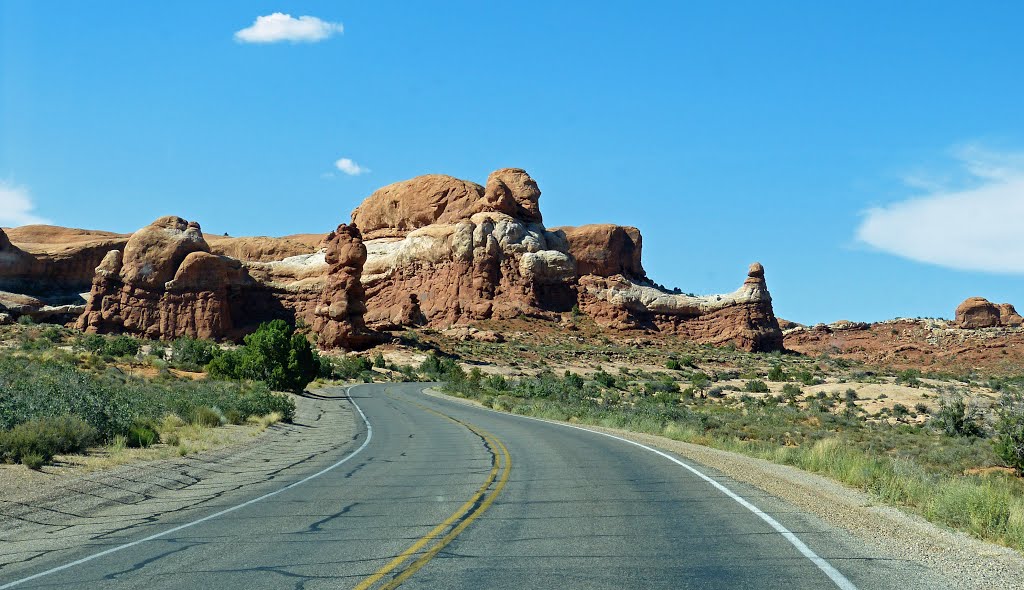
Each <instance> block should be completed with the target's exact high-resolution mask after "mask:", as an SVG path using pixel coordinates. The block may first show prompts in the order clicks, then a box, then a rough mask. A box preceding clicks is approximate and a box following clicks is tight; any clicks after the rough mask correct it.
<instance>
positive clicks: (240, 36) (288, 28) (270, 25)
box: [235, 12, 345, 43]
mask: <svg viewBox="0 0 1024 590" xmlns="http://www.w3.org/2000/svg"><path fill="white" fill-rule="evenodd" d="M344 31H345V27H343V26H342V24H341V23H331V22H327V21H323V20H320V19H318V18H317V17H315V16H300V17H299V18H294V17H293V16H292V15H290V14H284V13H281V12H275V13H273V14H268V15H267V16H257V17H256V21H255V22H254V23H252V25H251V26H249V27H246V28H244V29H242V30H241V31H237V32H236V33H235V41H238V42H239V43H279V42H281V41H291V42H292V43H316V42H317V41H323V40H324V39H326V38H328V37H330V36H332V35H334V34H340V33H342V32H344Z"/></svg>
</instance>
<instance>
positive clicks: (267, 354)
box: [208, 320, 320, 391]
mask: <svg viewBox="0 0 1024 590" xmlns="http://www.w3.org/2000/svg"><path fill="white" fill-rule="evenodd" d="M208 368H209V371H210V375H211V376H212V377H217V378H227V379H250V380H253V381H262V382H264V383H266V384H267V385H268V386H269V387H270V388H271V389H275V390H284V391H302V390H303V389H304V388H305V387H306V385H309V383H310V382H311V381H312V380H313V379H315V378H316V377H317V375H318V374H319V373H320V355H319V354H317V352H316V351H315V350H313V347H312V345H311V344H310V343H309V340H307V339H306V337H305V336H304V335H303V334H299V333H296V332H295V329H294V328H292V327H291V326H289V325H288V323H287V322H285V321H284V320H274V321H271V322H268V323H264V324H260V327H259V328H258V329H257V330H256V331H255V332H253V333H252V334H249V335H248V336H246V337H245V345H244V346H240V347H239V348H238V349H237V350H234V351H226V352H221V353H218V354H217V355H216V356H215V357H214V359H213V360H212V361H211V362H210V365H209V367H208Z"/></svg>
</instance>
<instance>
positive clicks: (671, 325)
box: [562, 225, 783, 351]
mask: <svg viewBox="0 0 1024 590" xmlns="http://www.w3.org/2000/svg"><path fill="white" fill-rule="evenodd" d="M562 231H563V232H564V233H565V235H566V237H567V238H568V241H569V244H570V247H571V253H572V255H573V257H574V258H575V259H576V262H577V266H578V268H579V269H580V274H579V277H578V284H579V286H578V290H579V306H580V309H581V310H582V311H583V312H584V313H586V314H587V315H589V316H591V317H593V318H594V320H595V321H597V322H598V323H599V324H601V325H604V326H607V327H612V328H618V329H647V330H654V331H658V332H663V333H669V334H676V335H679V336H682V337H684V338H686V339H688V340H693V341H695V342H701V343H707V344H716V345H722V344H729V343H732V344H734V345H736V346H738V347H740V348H742V349H745V350H752V351H771V350H782V347H783V346H782V330H781V329H779V323H778V320H777V319H776V318H775V314H774V312H773V310H772V298H771V294H770V293H769V292H768V286H767V284H766V283H765V280H764V268H763V267H762V266H761V265H760V264H758V263H754V264H753V265H751V267H750V270H749V272H748V275H747V279H746V280H745V281H744V283H743V285H742V286H741V287H740V288H739V289H738V290H737V291H735V292H733V293H728V294H722V295H708V296H703V297H697V296H690V295H684V294H681V293H671V292H668V291H665V290H664V289H663V288H661V287H658V286H657V285H655V284H654V283H653V282H651V281H649V280H648V279H647V278H646V274H645V273H644V269H643V266H642V265H641V262H640V256H641V249H642V239H641V236H640V232H639V230H637V229H636V228H633V227H621V226H616V225H587V226H582V227H575V228H562Z"/></svg>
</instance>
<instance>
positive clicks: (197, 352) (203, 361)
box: [171, 336, 219, 371]
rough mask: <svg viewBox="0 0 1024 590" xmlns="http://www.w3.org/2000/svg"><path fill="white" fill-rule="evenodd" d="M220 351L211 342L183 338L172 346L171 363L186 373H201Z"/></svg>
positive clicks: (187, 337)
mask: <svg viewBox="0 0 1024 590" xmlns="http://www.w3.org/2000/svg"><path fill="white" fill-rule="evenodd" d="M218 351H219V349H218V348H217V345H216V344H214V343H213V342H210V341H209V340H200V339H198V338H191V337H189V336H182V337H181V338H178V339H176V340H175V341H174V342H173V343H172V344H171V362H172V363H173V364H174V366H176V367H179V368H181V369H184V370H186V371H200V370H202V369H203V367H205V366H206V365H208V364H210V362H211V361H213V359H214V357H215V356H217V352H218Z"/></svg>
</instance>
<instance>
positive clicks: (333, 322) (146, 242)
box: [77, 216, 373, 348]
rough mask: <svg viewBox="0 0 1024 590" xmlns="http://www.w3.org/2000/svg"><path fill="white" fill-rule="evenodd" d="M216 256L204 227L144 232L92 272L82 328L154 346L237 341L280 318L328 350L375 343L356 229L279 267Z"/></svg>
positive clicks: (170, 222)
mask: <svg viewBox="0 0 1024 590" xmlns="http://www.w3.org/2000/svg"><path fill="white" fill-rule="evenodd" d="M233 240H234V241H233V242H229V246H230V247H231V248H233V249H235V251H237V252H241V253H245V255H247V256H249V257H250V258H263V259H267V258H273V257H274V256H276V255H280V254H290V253H292V252H294V251H295V250H300V251H305V250H308V249H309V248H308V246H305V245H303V244H299V245H297V246H296V245H294V244H291V245H290V244H287V243H285V244H282V243H281V242H278V241H276V240H275V239H273V238H252V239H244V238H236V239H233ZM220 243H221V245H224V241H223V240H221V241H220ZM210 250H211V248H210V246H209V244H208V243H207V242H206V239H205V238H204V237H203V234H202V231H201V230H200V228H199V225H198V224H196V223H194V222H192V223H190V222H186V221H185V220H184V219H181V218H179V217H173V216H172V217H162V218H160V219H158V220H156V221H155V222H153V223H152V224H150V225H148V226H146V227H144V228H142V229H140V230H139V231H137V232H135V234H133V235H132V237H131V238H130V239H129V240H128V243H127V244H126V246H125V248H124V252H123V253H122V252H121V251H117V250H114V251H111V252H109V253H108V254H107V256H106V257H105V258H104V259H103V261H102V262H101V263H100V264H99V266H98V267H97V268H96V269H95V277H94V279H93V287H92V292H91V295H90V299H89V302H88V305H87V306H86V309H85V311H84V312H83V313H82V315H81V317H79V319H78V322H77V326H78V327H79V328H80V329H82V330H85V331H89V332H127V333H131V334H137V335H140V336H145V337H148V338H176V337H178V336H184V335H188V336H193V337H198V338H213V339H221V338H233V339H237V338H239V337H241V336H242V335H243V334H245V333H248V332H251V331H252V330H254V329H255V328H256V327H257V326H258V325H259V324H260V323H262V322H266V321H270V320H272V319H279V318H280V319H285V320H287V321H290V322H299V321H301V322H302V323H305V324H306V325H310V326H314V327H316V329H317V330H319V331H320V332H321V340H320V343H321V346H325V347H337V346H342V347H346V348H352V347H359V346H363V345H365V344H367V343H371V342H373V337H372V335H371V334H369V333H368V332H366V330H365V327H364V325H363V320H362V313H363V311H364V308H363V304H362V300H363V293H362V286H361V285H360V284H359V274H360V273H361V271H362V264H363V262H364V261H365V258H366V251H365V248H364V247H363V245H362V241H361V240H360V238H359V234H358V232H357V231H355V230H354V229H352V230H350V229H349V228H347V227H346V226H342V227H339V228H338V231H337V232H334V233H332V234H331V235H330V236H329V240H328V242H327V249H326V252H325V253H316V252H312V253H310V252H307V253H303V254H298V255H294V256H288V257H285V258H283V259H278V260H262V261H260V260H249V261H245V262H242V261H239V260H237V259H235V258H232V257H229V256H224V255H218V254H214V253H212V252H211V251H210ZM275 253H276V254H275Z"/></svg>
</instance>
